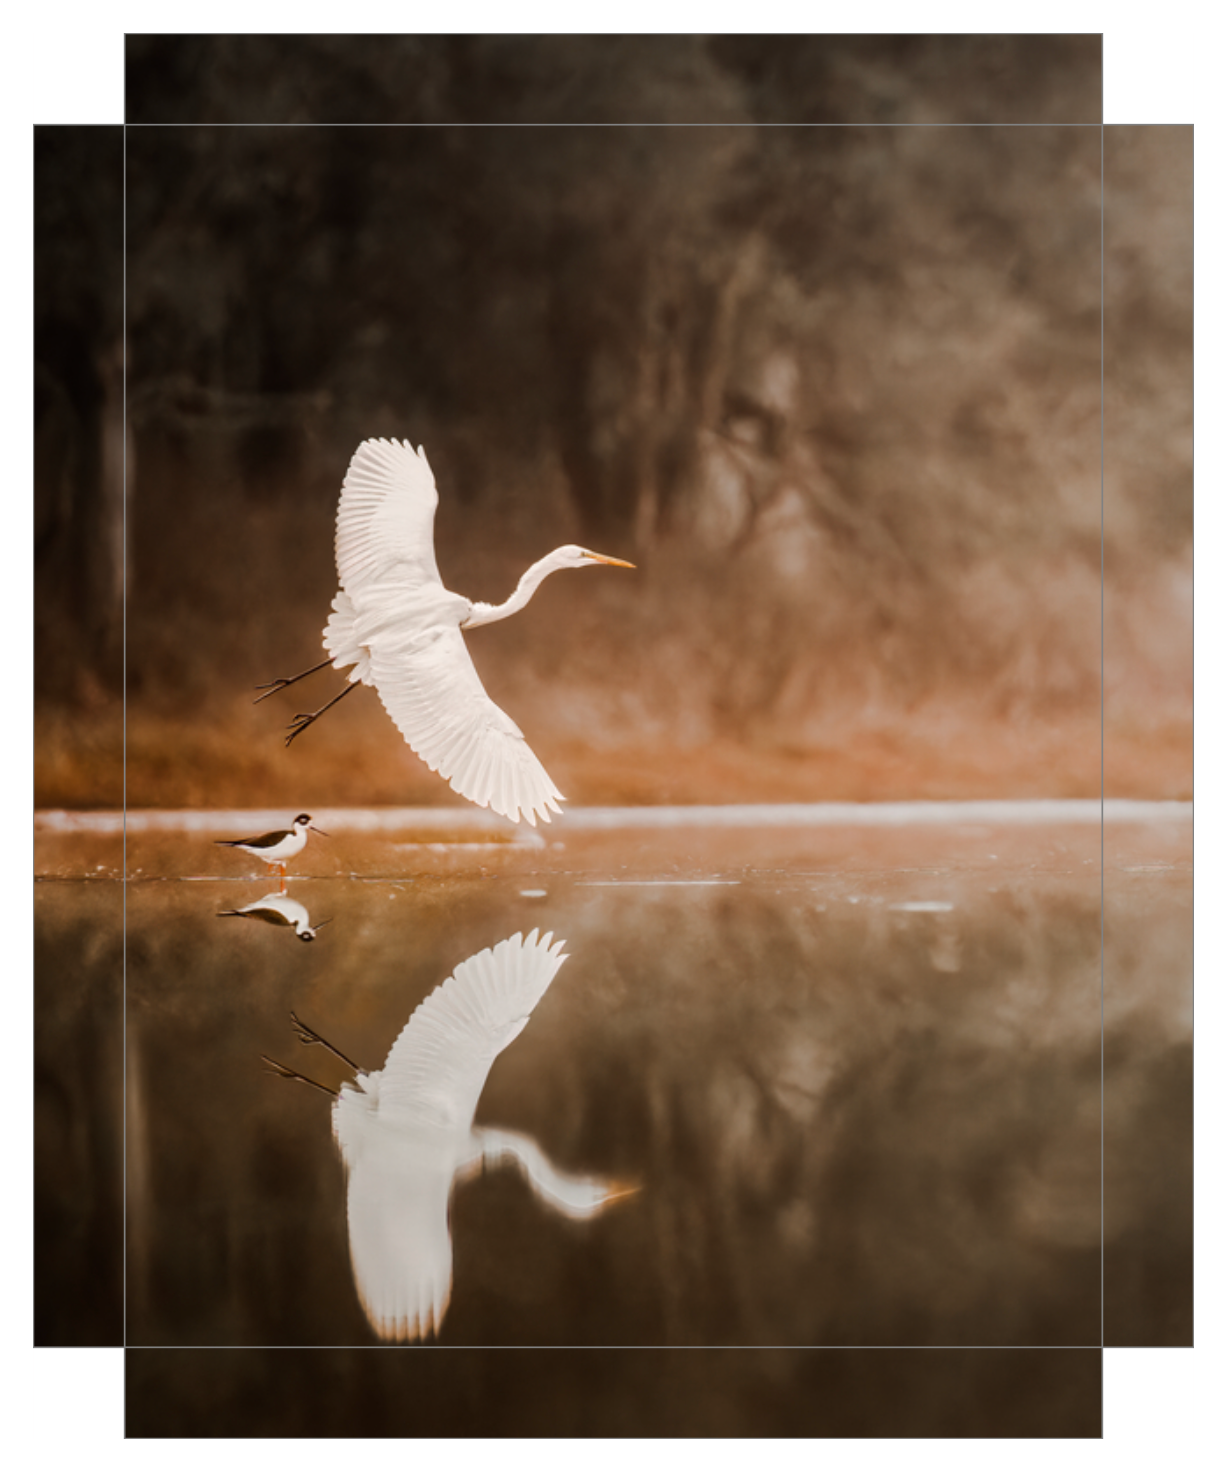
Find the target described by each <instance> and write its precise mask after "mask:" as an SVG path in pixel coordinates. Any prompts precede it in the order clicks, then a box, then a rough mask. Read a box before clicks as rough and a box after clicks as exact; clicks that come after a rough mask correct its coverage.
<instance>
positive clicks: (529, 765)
mask: <svg viewBox="0 0 1232 1470" xmlns="http://www.w3.org/2000/svg"><path fill="white" fill-rule="evenodd" d="M367 682H370V683H372V684H374V685H375V686H376V691H377V693H378V694H379V695H380V697H381V703H382V704H383V705H384V706H385V708H386V710H387V711H388V712H389V717H390V719H392V720H393V722H394V724H395V725H397V727H398V729H399V730H400V731H401V732H402V735H403V737H404V738H405V739H406V741H407V743H408V744H409V745H410V747H411V749H412V750H413V751H414V752H415V753H416V755H418V756H419V757H420V758H421V759H422V760H423V761H424V762H425V764H426V765H428V766H429V767H430V768H431V769H432V770H434V771H437V772H438V773H439V774H440V775H442V776H443V777H444V778H445V779H446V780H447V781H448V782H449V784H450V786H452V787H453V789H454V790H455V791H456V792H458V793H459V794H460V795H461V796H465V797H466V798H467V800H469V801H473V802H475V804H476V805H477V806H486V807H491V809H492V810H493V811H494V812H499V813H500V815H501V816H503V817H508V818H509V819H510V820H511V821H514V822H516V821H518V820H519V818H520V817H522V816H524V817H526V818H527V819H528V820H529V821H530V824H531V826H532V827H533V826H534V825H535V822H536V818H537V817H542V818H543V820H544V821H545V822H550V821H551V819H552V818H551V813H552V812H559V811H560V806H559V805H558V803H559V802H560V801H563V800H564V798H563V797H562V796H561V793H560V792H559V791H558V790H557V789H556V787H555V785H554V784H553V782H552V778H551V777H550V776H549V775H548V773H547V772H546V771H545V770H544V768H543V766H542V765H541V764H540V763H539V759H538V757H537V756H536V755H535V753H534V752H533V751H532V750H531V748H530V746H529V745H528V744H527V743H526V737H525V736H524V735H523V734H522V732H521V730H519V729H518V727H517V725H516V724H515V723H514V722H513V720H511V719H510V718H509V716H508V715H507V714H506V713H505V712H504V710H502V709H501V708H500V706H499V705H497V704H496V703H494V701H493V700H492V699H491V698H489V696H488V694H487V691H486V690H485V689H484V687H483V685H482V684H481V683H480V681H479V675H478V674H477V673H476V672H475V665H474V664H473V663H472V662H471V656H470V653H469V652H468V650H467V647H466V641H465V639H464V638H463V636H462V630H461V628H460V627H458V625H457V624H456V623H450V624H444V625H438V627H436V628H434V629H431V630H430V634H429V633H427V632H425V634H424V635H423V636H420V637H417V638H414V639H412V640H410V641H409V642H402V643H401V644H400V645H398V646H392V645H391V644H390V643H389V642H384V643H381V642H375V641H374V642H373V643H370V644H368V677H367Z"/></svg>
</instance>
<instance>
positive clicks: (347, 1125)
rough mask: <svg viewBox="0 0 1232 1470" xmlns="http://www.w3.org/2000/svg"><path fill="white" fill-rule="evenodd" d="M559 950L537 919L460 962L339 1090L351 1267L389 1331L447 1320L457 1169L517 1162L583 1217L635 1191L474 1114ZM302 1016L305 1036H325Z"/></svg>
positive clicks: (404, 1332)
mask: <svg viewBox="0 0 1232 1470" xmlns="http://www.w3.org/2000/svg"><path fill="white" fill-rule="evenodd" d="M563 949H564V941H563V940H559V941H556V942H555V943H553V936H552V935H551V934H545V935H544V936H543V937H542V938H540V936H539V933H538V930H535V931H533V932H532V933H531V934H530V935H529V936H528V937H527V938H526V939H523V937H522V935H521V934H515V935H513V936H512V937H511V938H509V939H506V940H503V941H502V942H501V943H500V944H497V945H495V946H494V947H493V948H491V949H485V950H482V951H481V952H480V953H479V954H476V955H472V956H471V957H470V958H469V959H467V960H464V961H463V962H462V963H461V964H460V965H459V966H458V967H457V969H455V970H454V972H453V974H452V975H451V976H450V977H449V979H448V980H446V981H445V982H444V984H442V985H440V986H438V987H437V989H436V990H434V991H433V992H432V994H431V995H429V996H428V998H427V999H426V1000H425V1001H424V1002H423V1003H422V1004H421V1005H420V1006H419V1007H418V1008H417V1009H416V1010H415V1012H414V1013H413V1014H412V1016H411V1018H410V1020H409V1021H408V1022H407V1023H406V1025H405V1027H404V1028H403V1030H402V1032H401V1034H400V1035H399V1037H398V1039H397V1040H396V1041H395V1042H394V1044H393V1046H392V1047H391V1048H390V1052H389V1056H388V1057H387V1058H386V1061H385V1066H384V1067H383V1068H382V1069H381V1070H380V1071H379V1072H363V1071H358V1070H357V1072H356V1078H355V1082H354V1084H353V1085H352V1084H350V1083H343V1085H342V1088H341V1090H340V1091H339V1093H338V1094H337V1097H336V1100H335V1102H334V1105H333V1125H334V1138H335V1141H336V1142H337V1145H338V1148H339V1150H340V1151H341V1153H342V1157H343V1160H344V1162H345V1165H346V1169H347V1229H348V1234H349V1236H350V1246H351V1266H352V1269H353V1271H354V1275H355V1284H356V1289H357V1291H358V1293H359V1297H360V1300H361V1302H362V1303H363V1306H364V1310H365V1312H366V1313H367V1316H368V1319H369V1321H370V1322H371V1323H372V1326H373V1327H374V1329H375V1330H376V1331H377V1333H378V1334H379V1335H380V1336H381V1337H382V1338H385V1339H389V1340H396V1341H404V1342H405V1341H414V1340H415V1339H417V1338H421V1337H425V1336H427V1335H428V1334H430V1333H435V1332H437V1331H439V1330H440V1325H441V1322H442V1321H443V1319H444V1316H445V1311H446V1308H447V1306H448V1304H449V1297H450V1291H451V1285H452V1280H453V1244H452V1240H451V1237H450V1230H449V1202H450V1197H451V1195H452V1193H453V1188H454V1184H455V1182H456V1180H457V1179H458V1178H460V1177H466V1176H467V1175H468V1174H470V1173H473V1172H474V1171H476V1170H478V1169H481V1168H483V1167H484V1166H485V1165H489V1164H497V1163H501V1162H504V1161H508V1160H512V1161H514V1162H515V1163H517V1164H518V1165H519V1166H520V1168H521V1169H522V1171H523V1173H524V1174H525V1176H526V1178H527V1179H528V1180H529V1182H530V1184H531V1186H532V1187H533V1188H534V1190H535V1191H536V1193H537V1194H539V1196H540V1197H541V1198H542V1199H544V1200H545V1201H546V1202H547V1203H549V1204H551V1205H552V1206H553V1207H554V1208H556V1209H557V1210H560V1211H562V1212H563V1213H565V1214H567V1215H571V1216H574V1217H577V1218H585V1217H586V1216H588V1215H592V1214H594V1213H595V1212H596V1211H598V1210H599V1209H601V1208H602V1207H603V1206H604V1205H605V1204H607V1203H608V1202H609V1201H611V1200H613V1199H615V1198H617V1197H619V1196H620V1195H622V1194H626V1193H629V1192H630V1191H629V1190H628V1188H626V1187H623V1186H617V1185H614V1184H612V1183H610V1182H605V1181H603V1180H600V1179H594V1178H589V1177H584V1176H576V1175H574V1176H571V1175H567V1174H563V1173H561V1172H560V1171H559V1170H558V1169H556V1168H555V1167H554V1165H552V1164H551V1163H550V1162H549V1160H548V1159H547V1157H546V1156H545V1155H544V1153H543V1151H542V1150H541V1149H540V1148H539V1147H538V1145H537V1144H535V1143H534V1142H533V1141H532V1140H531V1139H529V1138H526V1137H524V1136H522V1135H521V1134H517V1133H511V1132H507V1131H505V1130H502V1129H495V1128H476V1127H474V1126H473V1125H474V1117H475V1109H476V1107H477V1106H478V1103H479V1097H480V1094H481V1093H482V1091H483V1087H484V1084H485V1083H486V1081H487V1078H488V1073H489V1071H490V1070H491V1067H492V1063H493V1062H494V1061H495V1060H496V1058H497V1057H498V1056H499V1055H500V1053H501V1052H502V1051H504V1049H505V1048H506V1047H507V1046H508V1045H509V1043H510V1042H511V1041H513V1040H514V1038H515V1037H517V1036H518V1035H519V1034H520V1033H521V1031H522V1030H523V1028H524V1027H525V1025H526V1023H527V1021H528V1020H529V1019H530V1015H531V1012H532V1011H533V1010H534V1009H535V1007H536V1006H537V1005H538V1004H539V1001H540V1000H541V999H542V998H543V995H544V993H545V992H546V990H547V988H548V986H549V985H550V984H551V983H552V980H553V978H554V977H555V975H556V972H557V971H558V970H559V969H560V966H561V965H562V964H563V963H564V961H565V959H566V958H567V956H566V955H565V954H564V953H563V952H562V951H563ZM296 1024H297V1027H298V1029H299V1033H300V1037H301V1040H303V1041H305V1042H313V1041H316V1042H320V1043H321V1044H322V1045H325V1046H327V1047H328V1046H329V1043H328V1042H324V1041H322V1038H320V1037H319V1036H317V1035H316V1033H315V1032H312V1031H310V1030H309V1029H308V1028H307V1027H305V1026H303V1025H302V1023H299V1022H298V1021H297V1023H296ZM329 1049H330V1050H335V1049H334V1048H332V1047H330V1048H329ZM335 1054H336V1055H338V1056H340V1057H342V1053H340V1052H336V1051H335ZM266 1060H267V1061H270V1059H269V1058H266ZM342 1060H344V1061H347V1062H348V1065H351V1066H352V1067H353V1066H354V1063H351V1062H349V1059H348V1058H346V1057H342ZM271 1065H272V1066H273V1067H274V1069H275V1071H277V1072H279V1073H280V1074H281V1075H282V1076H286V1077H295V1078H299V1080H301V1081H310V1079H308V1078H304V1077H301V1076H300V1074H298V1073H294V1072H292V1071H291V1070H290V1069H289V1068H286V1067H283V1066H282V1065H281V1064H280V1063H277V1062H272V1061H271ZM312 1085H313V1086H318V1087H319V1086H320V1084H319V1083H313V1084H312ZM328 1090H329V1089H326V1091H328Z"/></svg>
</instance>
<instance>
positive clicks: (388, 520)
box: [334, 439, 441, 600]
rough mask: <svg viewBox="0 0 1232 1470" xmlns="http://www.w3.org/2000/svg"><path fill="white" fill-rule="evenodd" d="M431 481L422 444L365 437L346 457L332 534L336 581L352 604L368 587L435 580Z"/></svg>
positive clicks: (438, 576) (434, 498)
mask: <svg viewBox="0 0 1232 1470" xmlns="http://www.w3.org/2000/svg"><path fill="white" fill-rule="evenodd" d="M436 505H437V494H436V480H435V478H434V477H433V474H432V470H431V469H430V468H429V465H428V460H427V456H426V455H425V454H424V452H423V448H422V446H421V447H420V449H419V452H418V453H416V451H415V450H414V449H412V448H411V446H410V444H409V443H408V442H407V441H405V440H404V441H403V442H401V443H399V442H398V441H397V440H396V439H365V440H364V442H363V443H362V444H361V445H360V446H359V448H358V449H357V450H356V451H355V453H354V455H353V456H352V457H351V463H350V465H349V467H348V468H347V472H346V478H345V479H344V480H343V482H342V496H341V498H340V499H339V501H338V520H337V525H336V529H335V533H334V552H335V555H336V557H337V561H338V580H339V581H340V582H341V583H342V586H343V587H344V589H345V590H346V591H347V592H349V593H350V594H351V596H352V597H353V598H356V599H357V600H358V599H359V598H360V597H361V596H362V594H363V593H364V592H365V591H366V590H367V589H369V588H371V587H373V586H379V585H390V584H395V585H398V586H402V587H404V588H407V589H411V588H415V587H419V586H422V584H423V583H424V582H439V581H440V580H441V574H440V572H438V571H437V569H436V552H435V549H434V546H433V525H434V522H435V519H436Z"/></svg>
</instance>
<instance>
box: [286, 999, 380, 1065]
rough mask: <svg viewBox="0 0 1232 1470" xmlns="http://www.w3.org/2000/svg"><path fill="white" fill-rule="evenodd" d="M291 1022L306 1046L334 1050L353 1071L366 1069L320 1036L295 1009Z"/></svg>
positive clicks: (340, 1059)
mask: <svg viewBox="0 0 1232 1470" xmlns="http://www.w3.org/2000/svg"><path fill="white" fill-rule="evenodd" d="M291 1024H292V1026H294V1027H295V1034H296V1035H297V1036H298V1037H299V1039H300V1042H301V1043H302V1044H303V1045H304V1046H323V1047H324V1048H325V1050H326V1051H331V1052H333V1054H334V1055H335V1056H336V1057H337V1058H338V1060H339V1061H340V1062H345V1063H346V1064H347V1066H348V1067H350V1069H351V1071H352V1072H357V1073H358V1072H362V1071H363V1070H364V1069H363V1068H362V1067H361V1066H359V1065H358V1063H356V1062H353V1061H352V1060H351V1059H350V1057H348V1056H346V1055H345V1054H344V1053H343V1052H340V1051H339V1050H338V1048H337V1047H336V1046H331V1045H330V1043H329V1042H328V1041H326V1039H325V1038H324V1037H323V1036H319V1035H318V1034H317V1033H316V1032H315V1031H314V1030H313V1029H312V1027H311V1026H305V1025H304V1023H303V1022H302V1021H301V1020H300V1018H299V1017H298V1016H297V1015H296V1014H295V1012H294V1011H292V1012H291Z"/></svg>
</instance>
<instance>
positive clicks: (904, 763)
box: [35, 36, 1193, 809]
mask: <svg viewBox="0 0 1232 1470" xmlns="http://www.w3.org/2000/svg"><path fill="white" fill-rule="evenodd" d="M127 80H128V93H127V96H128V103H127V105H128V118H129V122H130V124H131V125H130V127H129V128H128V130H127V133H126V134H125V133H124V132H121V131H120V130H118V129H80V128H61V129H55V128H40V129H38V130H36V138H35V146H36V191H37V198H36V352H37V363H36V479H37V484H36V533H37V535H36V548H35V565H36V653H37V659H36V670H37V680H38V685H37V689H36V696H37V701H36V736H37V739H36V801H37V803H38V804H39V805H45V806H46V805H69V806H74V805H76V806H93V805H118V804H119V803H120V800H121V798H122V794H123V793H122V788H121V769H122V768H121V751H122V745H121V740H122V729H123V727H122V723H121V709H122V705H121V699H122V696H123V694H124V693H125V691H126V692H127V799H128V801H129V802H130V803H131V804H133V805H138V806H141V805H166V806H179V805H220V804H252V803H254V802H255V803H257V804H261V805H281V804H290V805H292V806H293V807H297V808H298V807H301V806H303V807H306V808H307V809H311V807H312V806H313V805H314V804H316V805H322V804H325V805H332V804H344V803H367V802H393V803H398V804H409V803H414V802H421V801H425V802H426V801H438V800H453V798H452V797H451V796H449V794H448V793H447V790H446V788H445V786H444V783H442V782H440V781H439V779H438V778H436V777H434V776H433V775H432V774H431V773H430V772H428V771H427V769H426V768H425V767H423V766H422V764H421V763H420V762H419V761H417V760H416V759H415V758H414V757H413V756H412V755H410V753H409V752H408V750H407V748H406V746H405V743H404V742H403V741H402V739H401V737H400V736H399V735H398V733H397V731H396V730H395V729H394V728H393V726H392V724H391V723H390V722H389V721H388V719H387V717H386V716H385V714H384V712H383V710H382V709H381V708H380V707H379V704H378V702H377V701H376V700H375V699H374V698H372V697H371V696H361V697H359V698H357V699H356V700H353V701H352V700H348V701H347V702H346V703H344V704H343V705H341V706H340V707H339V708H338V710H337V711H333V712H331V714H330V715H329V717H328V718H327V719H326V720H324V721H322V722H321V724H320V725H318V726H316V727H315V728H314V729H313V730H312V731H311V732H310V733H308V734H307V735H306V736H305V737H304V738H303V739H302V740H300V741H297V742H296V744H295V746H294V747H293V748H292V749H291V750H290V751H289V752H288V751H285V750H284V749H283V745H282V739H281V732H282V728H283V727H284V726H285V724H286V723H287V722H288V721H289V720H290V718H291V716H292V715H293V714H294V713H295V712H296V711H298V710H300V709H308V708H314V707H316V706H317V705H318V704H321V703H323V702H324V701H325V699H326V698H328V697H329V696H330V695H331V694H332V693H334V692H336V690H337V688H339V687H340V682H341V679H340V676H332V675H324V674H323V675H320V676H318V678H317V679H315V680H313V681H312V682H311V683H310V684H307V685H305V686H299V687H298V688H297V689H296V690H295V691H292V692H290V693H288V694H286V695H282V696H279V697H277V698H274V699H271V700H269V701H267V702H265V703H263V704H261V705H259V706H256V707H255V708H254V707H253V706H252V704H251V700H252V697H253V692H254V691H253V686H254V685H256V684H259V683H261V682H264V681H267V680H270V679H272V678H274V677H275V676H277V675H288V674H292V673H296V672H298V671H299V670H300V669H302V668H305V667H307V666H308V665H310V664H312V663H314V662H316V661H317V660H318V658H319V657H320V649H321V644H320V634H321V629H322V627H323V626H324V623H325V619H326V615H327V613H328V609H329V602H330V599H331V597H332V596H333V593H334V591H335V589H336V586H337V581H336V574H335V569H334V565H333V517H334V513H335V509H336V504H337V496H338V491H339V488H340V485H341V481H342V477H343V474H344V473H345V469H346V465H347V462H348V461H349V458H350V456H351V454H352V453H353V452H354V449H355V447H356V445H357V444H358V443H359V442H360V441H361V440H362V439H363V438H366V437H369V436H374V435H384V436H388V437H396V438H400V439H401V438H407V439H410V440H411V441H412V442H413V443H415V444H421V443H422V444H423V445H424V446H425V449H426V452H427V455H428V458H429V460H430V462H431V464H432V466H433V469H434V471H435V474H436V479H437V484H438V488H439V491H440V497H441V501H440V509H439V511H438V515H437V556H438V562H439V564H440V567H441V572H442V576H443V578H444V580H445V583H446V585H447V586H449V587H451V588H452V589H453V590H455V591H459V592H462V593H464V594H465V595H467V596H471V597H475V598H482V599H485V600H489V601H499V600H500V599H502V598H503V597H504V596H505V595H506V594H507V593H508V592H509V591H510V590H511V588H512V586H513V584H514V582H515V581H516V579H517V577H518V575H519V574H520V572H521V571H522V570H523V569H524V567H525V565H526V564H527V563H528V562H530V561H532V560H534V559H535V558H537V557H539V556H542V555H543V554H544V553H546V552H547V551H548V550H550V549H551V548H552V547H553V546H556V545H559V544H561V543H564V542H568V541H580V542H581V543H582V544H584V545H588V546H591V547H592V548H594V549H595V550H598V551H601V552H605V553H608V554H610V555H614V556H619V557H625V558H628V559H630V560H632V561H635V562H636V563H637V565H638V570H637V571H636V572H617V571H600V570H596V571H594V572H589V573H587V574H586V575H585V576H582V575H564V574H562V575H561V576H558V577H554V578H552V579H550V580H549V582H548V583H546V584H545V586H544V587H543V588H542V589H541V590H540V592H539V593H538V595H537V597H536V598H535V600H534V602H533V603H532V604H531V606H530V607H529V608H528V609H527V610H526V611H524V612H523V613H521V614H519V615H518V616H517V617H516V618H515V619H512V620H510V621H509V622H507V623H503V624H500V625H498V626H496V627H493V628H491V629H484V630H481V631H480V632H479V633H477V634H475V635H474V636H472V637H471V638H470V639H469V640H468V643H469V647H470V648H471V651H472V656H473V657H474V660H475V663H476V666H477V668H478V669H479V672H480V675H481V677H482V678H483V680H484V682H485V684H486V686H487V688H488V690H489V692H490V693H491V695H492V696H493V698H495V699H496V700H497V702H498V703H500V704H501V705H502V707H503V708H505V709H506V710H507V711H508V712H509V713H510V714H511V715H512V716H513V718H514V719H515V720H517V721H518V723H519V724H520V725H521V727H522V729H523V730H524V732H525V733H526V735H527V738H528V739H529V741H530V743H531V745H532V746H533V747H534V749H535V750H536V752H537V753H538V755H539V756H540V758H541V759H542V760H543V762H544V764H545V765H546V766H547V768H548V769H549V771H550V772H551V773H552V775H553V776H554V778H555V779H556V781H557V784H558V785H560V786H561V787H562V789H563V790H565V792H566V794H567V795H569V796H570V797H571V798H572V799H573V800H575V801H582V802H586V801H598V802H611V801H652V802H653V801H725V800H758V799H762V800H782V799H788V800H816V799H841V798H854V799H885V798H902V797H936V798H945V797H952V798H961V797H971V796H986V795H999V796H1006V797H1015V796H1044V795H1048V796H1092V795H1097V794H1098V793H1099V790H1100V770H1101V745H1100V735H1101V719H1100V715H1101V710H1100V699H1101V636H1102V654H1103V663H1102V672H1103V696H1104V751H1103V758H1104V776H1105V782H1106V788H1105V789H1106V792H1107V794H1108V795H1113V796H1115V795H1127V796H1144V797H1181V796H1185V797H1187V796H1189V795H1190V794H1191V781H1192V778H1191V775H1190V742H1191V729H1192V721H1191V700H1192V604H1191V597H1192V356H1191V334H1192V221H1191V210H1192V139H1193V135H1192V129H1190V128H1180V127H1178V128H1126V127H1118V128H1111V129H1105V130H1101V129H1100V128H1099V127H1098V126H1096V124H1097V123H1098V121H1099V116H1100V111H1099V107H1100V100H1099V99H1100V50H1099V39H1098V37H1073V36H1066V37H1034V36H1033V37H1004V36H1002V37H988V38H979V37H976V38H971V37H903V38H894V37H888V38H887V37H863V38H862V37H818V36H810V37H787V38H784V37H473V36H471V37H425V38H416V37H386V38H372V37H359V38H356V37H350V38H348V37H316V38H311V37H305V38H283V37H266V38H262V37H131V38H130V39H129V42H128V75H127ZM389 122H397V123H405V124H417V125H416V126H404V127H389V126H380V125H378V124H384V123H389ZM236 124H242V125H241V126H237V125H236ZM343 124H349V125H346V126H344V125H343ZM822 124H831V126H819V125H822ZM1026 124H1030V125H1026ZM1101 179H1102V191H1103V202H1104V206H1105V212H1104V215H1103V219H1102V221H1101ZM1101 226H1102V239H1101ZM1101 247H1102V249H1101ZM1101 292H1102V295H1101ZM125 329H126V330H127V338H125ZM1101 340H1102V346H1103V350H1104V353H1105V377H1104V382H1103V385H1102V392H1101V374H1100V366H1101ZM125 369H126V370H127V373H125ZM1101 412H1102V414H1103V419H1104V423H1103V427H1104V430H1105V434H1104V439H1103V445H1102V449H1103V453H1102V456H1101ZM122 452H123V453H126V457H127V481H126V482H125V479H124V477H123V475H122V473H121V465H122V463H123V459H122ZM1101 473H1102V490H1103V493H1102V496H1101ZM1101 570H1102V573H1103V577H1104V583H1103V590H1104V597H1103V605H1102V614H1103V621H1102V627H1101Z"/></svg>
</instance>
